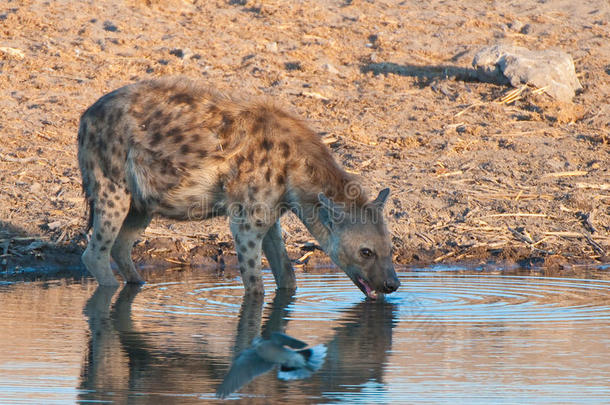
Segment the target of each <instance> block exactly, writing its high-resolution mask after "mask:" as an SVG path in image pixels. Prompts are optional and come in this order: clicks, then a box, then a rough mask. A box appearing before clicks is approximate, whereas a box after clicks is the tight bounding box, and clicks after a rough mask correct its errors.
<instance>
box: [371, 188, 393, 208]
mask: <svg viewBox="0 0 610 405" xmlns="http://www.w3.org/2000/svg"><path fill="white" fill-rule="evenodd" d="M389 195H390V189H389V188H384V189H383V190H381V191H380V192H379V195H378V196H377V198H375V200H374V201H373V204H374V205H375V206H376V207H377V208H379V209H383V206H384V205H385V202H386V201H387V199H388V196H389Z"/></svg>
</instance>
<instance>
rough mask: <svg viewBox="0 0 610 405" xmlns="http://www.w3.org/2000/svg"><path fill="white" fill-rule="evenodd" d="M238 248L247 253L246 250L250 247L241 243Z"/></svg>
mask: <svg viewBox="0 0 610 405" xmlns="http://www.w3.org/2000/svg"><path fill="white" fill-rule="evenodd" d="M237 248H238V249H239V251H240V252H242V253H246V252H247V251H248V248H247V247H245V246H244V245H239V246H238V247H237Z"/></svg>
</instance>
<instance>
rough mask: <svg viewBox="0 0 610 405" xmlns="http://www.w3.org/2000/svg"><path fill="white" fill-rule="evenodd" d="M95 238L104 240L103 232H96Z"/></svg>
mask: <svg viewBox="0 0 610 405" xmlns="http://www.w3.org/2000/svg"><path fill="white" fill-rule="evenodd" d="M95 239H97V240H102V234H101V233H99V232H98V233H96V234H95Z"/></svg>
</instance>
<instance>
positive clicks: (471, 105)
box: [454, 102, 485, 117]
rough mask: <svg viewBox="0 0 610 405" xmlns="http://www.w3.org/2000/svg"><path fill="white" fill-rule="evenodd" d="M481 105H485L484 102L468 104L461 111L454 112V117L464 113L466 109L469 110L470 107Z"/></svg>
mask: <svg viewBox="0 0 610 405" xmlns="http://www.w3.org/2000/svg"><path fill="white" fill-rule="evenodd" d="M481 105H485V103H481V102H479V103H474V104H470V105H469V106H468V107H466V108H464V109H463V110H462V111H460V112H458V113H457V114H455V115H454V117H459V116H460V115H462V114H464V113H465V112H466V111H468V110H470V109H471V108H474V107H478V106H481Z"/></svg>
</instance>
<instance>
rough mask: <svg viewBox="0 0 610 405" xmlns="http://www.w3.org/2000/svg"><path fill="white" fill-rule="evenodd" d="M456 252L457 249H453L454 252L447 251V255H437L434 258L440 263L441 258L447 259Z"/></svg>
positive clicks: (435, 261)
mask: <svg viewBox="0 0 610 405" xmlns="http://www.w3.org/2000/svg"><path fill="white" fill-rule="evenodd" d="M455 253H456V252H455V251H453V252H449V253H447V254H445V255H442V256H439V257H437V258H436V259H434V263H438V262H440V261H441V260H445V259H447V258H448V257H451V256H453V255H454V254H455Z"/></svg>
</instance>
